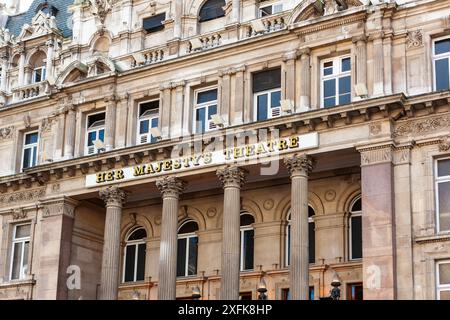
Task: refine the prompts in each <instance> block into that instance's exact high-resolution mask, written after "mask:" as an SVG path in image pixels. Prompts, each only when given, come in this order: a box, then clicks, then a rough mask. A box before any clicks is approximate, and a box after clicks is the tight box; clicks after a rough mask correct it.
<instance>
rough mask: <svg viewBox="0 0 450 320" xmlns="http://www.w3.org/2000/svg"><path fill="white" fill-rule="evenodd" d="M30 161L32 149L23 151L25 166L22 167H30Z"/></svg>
mask: <svg viewBox="0 0 450 320" xmlns="http://www.w3.org/2000/svg"><path fill="white" fill-rule="evenodd" d="M30 159H31V148H29V149H25V150H23V164H22V167H23V168H24V169H26V168H29V167H30Z"/></svg>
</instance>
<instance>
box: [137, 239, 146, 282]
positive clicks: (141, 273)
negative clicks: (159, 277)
mask: <svg viewBox="0 0 450 320" xmlns="http://www.w3.org/2000/svg"><path fill="white" fill-rule="evenodd" d="M144 278H145V243H141V244H139V245H138V257H137V270H136V281H142V280H144Z"/></svg>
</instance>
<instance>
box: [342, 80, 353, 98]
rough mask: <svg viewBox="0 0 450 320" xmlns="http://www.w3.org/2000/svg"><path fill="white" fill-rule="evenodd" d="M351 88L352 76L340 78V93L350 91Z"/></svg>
mask: <svg viewBox="0 0 450 320" xmlns="http://www.w3.org/2000/svg"><path fill="white" fill-rule="evenodd" d="M351 91H352V90H351V78H350V77H343V78H339V94H341V95H342V94H346V93H350V92H351Z"/></svg>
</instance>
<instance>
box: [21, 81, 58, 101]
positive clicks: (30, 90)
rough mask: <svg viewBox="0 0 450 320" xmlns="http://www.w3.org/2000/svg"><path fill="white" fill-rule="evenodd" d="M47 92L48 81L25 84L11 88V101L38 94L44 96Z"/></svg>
mask: <svg viewBox="0 0 450 320" xmlns="http://www.w3.org/2000/svg"><path fill="white" fill-rule="evenodd" d="M49 93H50V84H49V82H48V81H42V82H37V83H32V84H27V85H24V86H20V87H17V88H14V89H12V94H13V102H19V101H23V100H27V99H32V98H37V97H39V96H44V95H46V94H49Z"/></svg>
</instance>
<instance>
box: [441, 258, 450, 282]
mask: <svg viewBox="0 0 450 320" xmlns="http://www.w3.org/2000/svg"><path fill="white" fill-rule="evenodd" d="M439 284H450V262H449V263H441V264H439Z"/></svg>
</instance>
